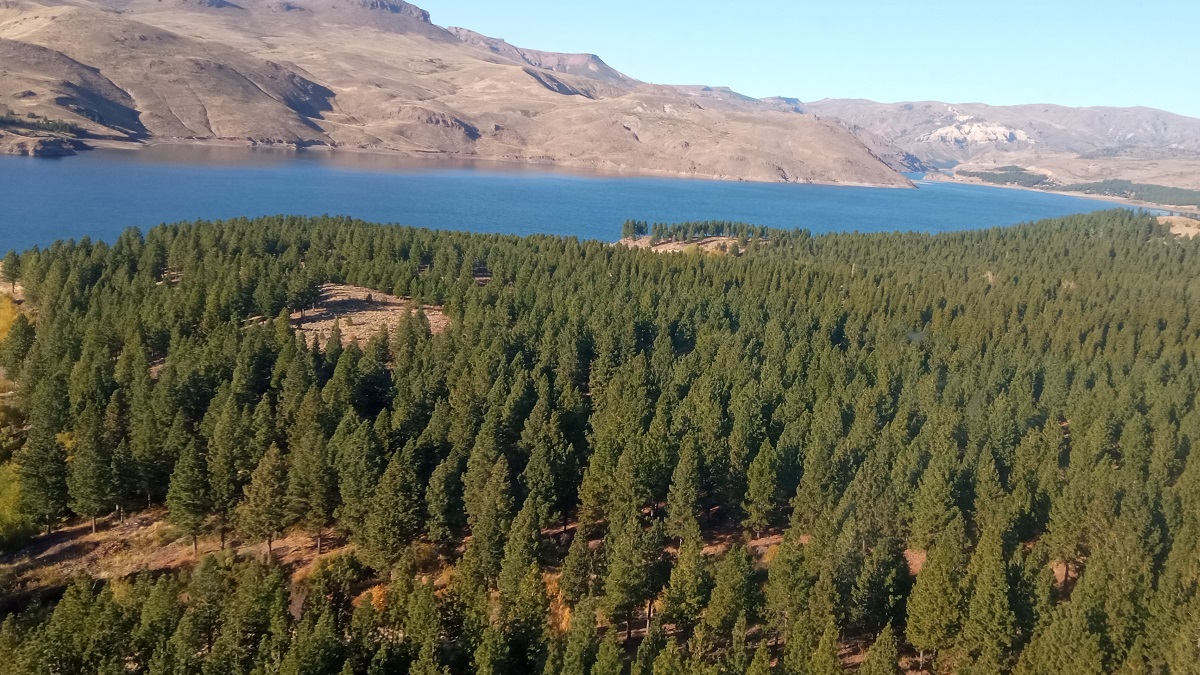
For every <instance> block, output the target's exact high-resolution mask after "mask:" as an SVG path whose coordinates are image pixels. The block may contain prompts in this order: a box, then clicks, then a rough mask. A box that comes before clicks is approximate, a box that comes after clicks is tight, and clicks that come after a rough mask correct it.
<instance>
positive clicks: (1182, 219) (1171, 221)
mask: <svg viewBox="0 0 1200 675" xmlns="http://www.w3.org/2000/svg"><path fill="white" fill-rule="evenodd" d="M1158 222H1160V223H1162V224H1163V225H1170V226H1171V234H1174V235H1176V236H1180V237H1188V238H1189V239H1190V238H1192V237H1194V236H1196V235H1197V234H1200V220H1196V219H1195V218H1188V217H1186V216H1159V217H1158Z"/></svg>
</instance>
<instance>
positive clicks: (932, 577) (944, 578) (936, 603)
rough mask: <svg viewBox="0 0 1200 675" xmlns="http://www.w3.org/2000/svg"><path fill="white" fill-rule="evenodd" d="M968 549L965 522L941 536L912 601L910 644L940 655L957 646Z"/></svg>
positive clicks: (955, 523)
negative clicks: (941, 652) (955, 643)
mask: <svg viewBox="0 0 1200 675" xmlns="http://www.w3.org/2000/svg"><path fill="white" fill-rule="evenodd" d="M965 547H966V541H965V535H964V533H963V524H962V520H961V519H959V518H956V519H955V520H953V521H951V522H950V525H948V526H947V528H946V530H945V532H943V533H942V535H941V536H940V537H938V540H937V542H936V543H935V544H934V545H933V549H932V550H931V551H930V552H929V557H928V559H927V560H926V562H925V566H924V567H923V568H922V569H921V573H920V574H918V575H917V583H916V585H915V586H914V587H913V591H912V595H911V596H909V599H908V624H907V625H908V630H907V635H908V641H909V642H911V643H912V644H913V646H915V647H916V648H917V649H920V650H922V651H927V652H938V651H941V650H943V649H948V648H950V647H952V646H953V645H954V641H955V637H956V636H957V635H958V630H959V627H960V626H961V624H962V612H963V606H964V599H963V581H964V578H965V575H966V571H967V570H966V567H967V565H966V560H965V559H964V556H965V552H964V549H965Z"/></svg>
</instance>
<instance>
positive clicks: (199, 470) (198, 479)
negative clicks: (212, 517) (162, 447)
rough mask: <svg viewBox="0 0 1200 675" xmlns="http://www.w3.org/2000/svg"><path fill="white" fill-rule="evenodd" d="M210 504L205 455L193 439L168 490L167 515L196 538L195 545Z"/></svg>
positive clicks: (194, 545)
mask: <svg viewBox="0 0 1200 675" xmlns="http://www.w3.org/2000/svg"><path fill="white" fill-rule="evenodd" d="M209 505H210V499H209V493H208V476H207V475H206V473H205V469H204V458H203V457H201V456H200V451H199V450H198V449H197V448H196V442H195V441H194V440H193V441H191V442H189V443H187V445H185V446H184V448H183V452H181V453H180V455H179V461H177V462H176V463H175V472H174V473H172V474H171V487H170V489H169V490H167V517H168V518H169V519H170V521H171V523H172V524H173V525H175V526H176V527H178V528H179V529H181V530H183V531H184V533H185V534H187V535H188V536H189V537H191V538H192V549H193V551H194V550H195V549H196V540H197V538H198V537H199V536H200V533H201V532H202V531H203V529H204V521H205V520H206V519H207V516H208V510H209Z"/></svg>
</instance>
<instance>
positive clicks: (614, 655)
mask: <svg viewBox="0 0 1200 675" xmlns="http://www.w3.org/2000/svg"><path fill="white" fill-rule="evenodd" d="M624 669H625V659H624V655H623V654H622V653H621V647H620V645H618V644H617V632H616V631H615V630H611V629H610V630H609V631H608V632H606V633H605V634H604V639H603V640H601V641H600V649H599V650H598V651H597V652H596V663H595V664H594V665H593V666H592V672H591V675H621V673H622V671H624Z"/></svg>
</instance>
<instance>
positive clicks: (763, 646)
mask: <svg viewBox="0 0 1200 675" xmlns="http://www.w3.org/2000/svg"><path fill="white" fill-rule="evenodd" d="M772 672H773V669H772V668H771V652H770V650H768V649H767V641H766V640H762V641H760V642H759V643H758V647H757V648H756V649H755V650H754V659H752V660H751V661H750V667H749V668H747V669H746V675H771V673H772Z"/></svg>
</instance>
